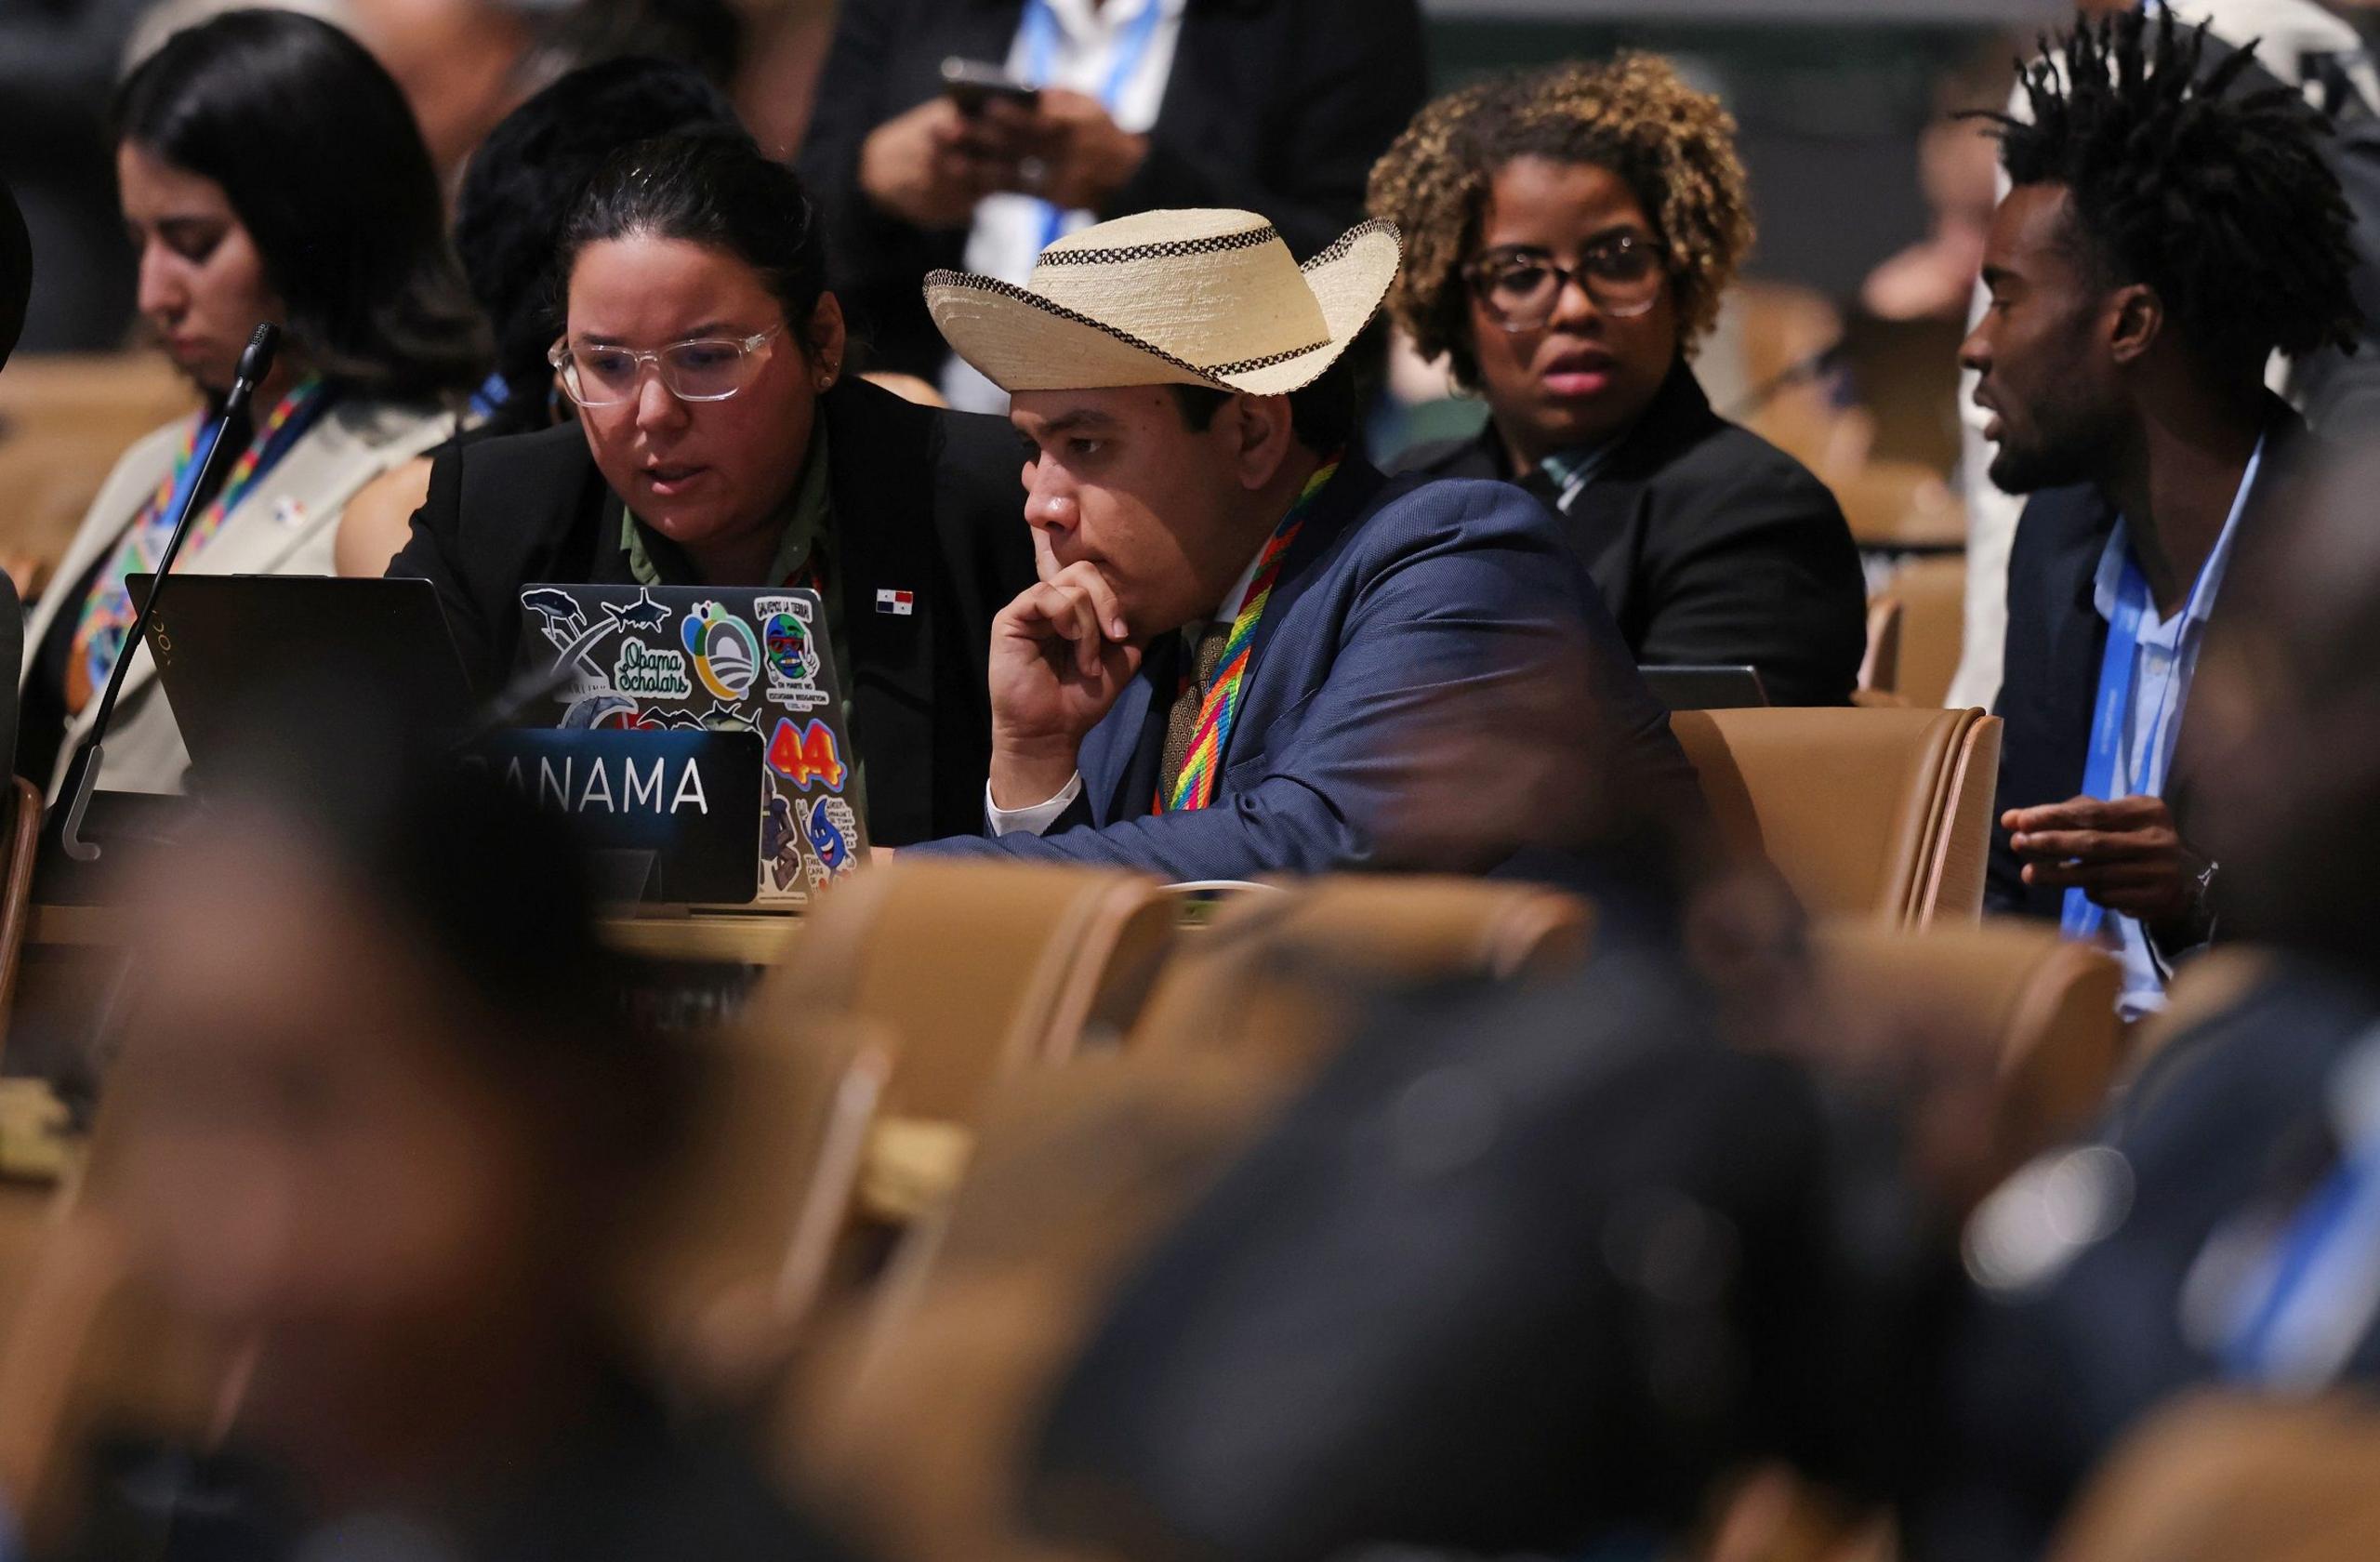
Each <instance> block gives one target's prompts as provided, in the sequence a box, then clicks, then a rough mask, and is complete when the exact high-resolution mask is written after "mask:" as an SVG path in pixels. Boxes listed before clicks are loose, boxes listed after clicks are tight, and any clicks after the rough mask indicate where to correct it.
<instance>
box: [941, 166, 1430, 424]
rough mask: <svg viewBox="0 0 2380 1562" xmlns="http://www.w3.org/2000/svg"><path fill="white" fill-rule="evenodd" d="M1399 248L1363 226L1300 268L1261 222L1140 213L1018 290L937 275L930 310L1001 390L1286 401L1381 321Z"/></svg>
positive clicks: (1065, 250) (1059, 257)
mask: <svg viewBox="0 0 2380 1562" xmlns="http://www.w3.org/2000/svg"><path fill="white" fill-rule="evenodd" d="M1399 253H1400V251H1399V246H1398V244H1397V236H1396V230H1395V228H1393V227H1391V226H1389V225H1388V224H1387V223H1385V222H1365V223H1359V224H1357V225H1356V226H1355V227H1353V228H1350V229H1349V230H1347V232H1344V233H1342V234H1341V235H1340V237H1339V239H1338V240H1337V242H1335V243H1334V244H1332V245H1330V246H1329V248H1328V249H1325V250H1324V251H1323V252H1322V253H1321V254H1319V255H1316V257H1315V258H1313V259H1311V260H1308V261H1307V262H1306V263H1305V264H1304V265H1303V266H1300V265H1299V264H1298V263H1297V262H1296V261H1295V260H1293V259H1291V258H1290V257H1289V245H1285V244H1283V243H1282V242H1281V235H1280V234H1278V233H1276V232H1274V231H1273V225H1272V224H1271V223H1270V222H1267V221H1265V220H1264V218H1261V217H1259V216H1257V215H1256V214H1255V213H1254V212H1244V211H1211V210H1208V211H1153V212H1142V213H1140V214H1139V215H1138V216H1135V217H1120V218H1117V219H1116V220H1115V221H1113V222H1103V223H1100V224H1098V225H1097V226H1096V227H1091V228H1085V229H1083V230H1082V231H1081V232H1076V233H1069V234H1068V235H1066V236H1065V237H1064V238H1063V239H1060V240H1059V241H1058V242H1057V243H1055V244H1053V245H1051V246H1050V247H1049V248H1047V249H1045V250H1043V251H1042V252H1041V258H1040V259H1039V260H1038V261H1037V262H1035V264H1034V267H1033V275H1032V276H1031V277H1030V278H1028V279H1027V280H1026V283H1025V285H1024V286H1023V287H1019V286H1017V285H1014V284H1013V283H1006V282H1002V281H1000V280H999V279H998V277H988V276H978V275H975V274H974V273H972V272H969V271H935V272H934V273H932V275H931V276H928V277H927V278H926V308H927V309H929V310H931V311H932V312H933V321H934V324H936V325H938V326H940V327H941V328H942V334H943V336H944V337H945V338H947V339H948V341H949V342H950V345H951V347H952V348H953V349H954V350H955V351H957V352H958V354H959V356H960V357H961V358H964V359H966V360H967V362H969V363H970V364H974V365H975V367H976V368H977V369H979V370H981V371H982V372H983V374H984V376H985V378H987V379H989V380H990V381H991V382H992V383H993V384H995V385H997V386H998V387H999V388H1000V389H1001V390H1003V391H1091V390H1100V389H1104V388H1107V387H1111V386H1119V385H1206V386H1211V387H1213V388H1215V389H1217V390H1221V391H1247V392H1248V393H1249V394H1250V395H1256V396H1280V395H1286V394H1288V393H1289V391H1295V390H1298V389H1299V388H1300V387H1302V386H1306V385H1310V384H1312V383H1313V382H1314V381H1315V380H1316V379H1317V378H1319V377H1321V375H1322V371H1323V370H1325V369H1327V368H1329V366H1330V365H1331V364H1335V363H1337V362H1338V361H1339V355H1340V354H1341V353H1342V352H1344V351H1347V344H1348V343H1349V342H1351V341H1353V340H1354V339H1355V333H1357V332H1358V331H1361V330H1362V329H1363V328H1364V326H1365V325H1366V324H1368V323H1369V321H1370V320H1371V317H1372V316H1373V315H1374V314H1375V313H1376V312H1378V311H1379V309H1380V301H1381V299H1382V298H1383V297H1384V296H1385V295H1386V294H1387V292H1388V285H1389V284H1390V283H1391V282H1393V281H1395V278H1396V262H1397V258H1398V255H1399Z"/></svg>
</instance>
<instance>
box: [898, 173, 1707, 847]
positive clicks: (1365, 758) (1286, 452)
mask: <svg viewBox="0 0 2380 1562" xmlns="http://www.w3.org/2000/svg"><path fill="white" fill-rule="evenodd" d="M1397 256H1398V245H1397V235H1396V232H1395V229H1393V228H1391V227H1389V226H1387V225H1386V224H1384V223H1379V222H1368V223H1365V224H1363V225H1361V226H1359V227H1356V228H1355V229H1352V230H1350V231H1349V232H1347V233H1346V234H1344V235H1343V236H1342V237H1341V238H1340V239H1339V240H1338V242H1336V243H1335V244H1332V245H1329V247H1328V248H1326V249H1325V250H1323V251H1322V252H1321V253H1320V254H1318V255H1316V257H1315V258H1313V259H1312V260H1310V261H1308V262H1307V263H1306V264H1305V265H1304V266H1303V267H1300V266H1299V265H1298V264H1297V263H1296V262H1295V261H1293V260H1292V259H1291V258H1290V256H1289V249H1288V247H1287V246H1286V245H1284V244H1283V243H1282V241H1281V239H1280V237H1279V236H1278V235H1277V234H1276V232H1274V231H1273V229H1272V227H1271V226H1270V224H1268V223H1267V222H1266V221H1265V220H1264V218H1261V217H1258V216H1256V215H1254V214H1253V213H1250V212H1239V211H1158V212H1145V213H1142V214H1140V215H1138V216H1134V217H1128V218H1121V219H1118V220H1117V221H1114V222H1106V223H1102V224H1100V225H1098V226H1096V227H1092V228H1088V229H1084V230H1082V231H1081V232H1077V233H1074V234H1071V235H1069V236H1067V237H1066V238H1064V239H1061V240H1060V241H1058V242H1057V243H1056V244H1053V245H1051V246H1050V247H1049V248H1047V249H1046V250H1044V251H1043V252H1042V255H1041V258H1040V261H1039V263H1038V265H1037V266H1036V267H1035V269H1034V272H1033V275H1032V277H1031V278H1030V280H1029V282H1028V284H1027V285H1026V286H1024V287H1017V286H1014V285H1011V284H1008V283H1004V282H1000V281H998V280H996V279H994V278H990V277H985V276H976V275H971V274H966V273H961V272H955V271H936V272H934V273H933V274H932V275H931V276H929V277H928V278H927V279H926V285H925V290H926V302H927V306H928V308H929V309H930V310H931V311H932V314H933V318H934V322H935V324H937V325H938V326H939V327H940V328H941V330H942V333H943V335H944V336H945V337H946V338H948V339H949V341H950V344H951V346H952V348H953V349H955V350H956V351H958V352H959V355H960V356H961V357H963V358H965V359H966V360H967V361H968V362H969V363H971V364H973V365H974V366H975V367H976V368H977V369H979V370H981V371H982V372H983V373H984V374H985V375H986V376H988V377H990V378H991V379H992V381H993V382H994V383H995V384H997V385H998V386H999V387H1000V388H1001V389H1003V390H1005V391H1009V392H1010V393H1011V397H1012V406H1011V412H1010V421H1011V422H1012V423H1013V424H1014V425H1015V427H1016V429H1017V430H1018V432H1019V433H1020V434H1021V435H1022V436H1023V437H1024V441H1025V453H1024V454H1025V469H1024V483H1025V517H1024V518H1025V522H1026V523H1029V524H1030V525H1031V527H1032V529H1033V541H1034V549H1035V552H1036V556H1037V558H1038V562H1039V567H1040V576H1041V578H1040V580H1039V581H1038V584H1036V585H1034V586H1033V587H1031V588H1030V589H1027V590H1026V591H1025V592H1024V594H1022V595H1021V596H1019V597H1018V598H1017V599H1016V600H1015V601H1014V602H1011V603H1010V604H1009V606H1008V607H1007V608H1006V609H1005V610H1003V611H1002V612H1001V613H1000V614H999V615H998V617H997V618H996V619H995V620H994V623H993V626H992V648H991V675H990V682H991V703H992V730H993V752H992V765H991V775H990V778H989V786H988V788H987V791H986V796H985V814H986V824H987V829H986V832H985V837H984V838H983V839H981V840H972V841H942V842H936V843H934V846H933V848H932V849H934V850H939V851H944V852H962V851H963V852H974V853H985V854H1004V855H1012V856H1023V857H1038V858H1044V859H1060V860H1074V861H1082V862H1100V863H1113V864H1120V865H1123V866H1127V867H1137V868H1142V869H1145V870H1149V871H1154V872H1157V873H1160V874H1163V875H1165V876H1166V877H1168V878H1170V879H1175V880H1203V879H1245V878H1250V877H1252V876H1254V875H1256V874H1260V873H1271V872H1311V871H1322V870H1326V869H1331V868H1340V867H1357V866H1368V865H1390V864H1393V865H1395V866H1399V867H1430V868H1436V869H1446V870H1483V869H1486V868H1489V867H1496V866H1498V865H1499V864H1500V863H1501V862H1503V861H1504V860H1505V859H1507V858H1509V857H1510V856H1511V855H1512V854H1514V852H1515V851H1516V850H1518V849H1520V848H1522V847H1524V846H1529V845H1545V844H1553V845H1567V844H1571V843H1573V842H1571V841H1560V840H1555V841H1546V840H1545V839H1544V838H1543V834H1544V832H1543V830H1542V829H1541V828H1540V827H1541V826H1542V825H1543V824H1544V822H1545V819H1546V816H1547V815H1546V810H1547V808H1548V807H1550V806H1552V805H1553V804H1554V802H1559V803H1560V804H1561V805H1562V807H1564V808H1567V809H1569V810H1570V811H1571V812H1573V813H1576V812H1578V810H1577V807H1576V804H1575V800H1576V799H1578V798H1579V797H1580V796H1581V795H1584V794H1589V793H1593V792H1595V791H1596V790H1597V788H1596V787H1595V785H1594V783H1595V782H1598V781H1600V782H1604V783H1606V784H1607V785H1608V784H1610V783H1613V782H1615V781H1617V780H1618V779H1619V778H1620V774H1622V773H1623V772H1625V773H1627V785H1628V786H1629V787H1630V788H1631V790H1632V792H1634V793H1641V792H1642V790H1643V789H1644V788H1646V787H1648V786H1649V787H1652V788H1657V789H1666V790H1668V791H1669V792H1670V793H1671V794H1672V795H1676V793H1677V792H1678V790H1679V789H1680V788H1683V789H1685V790H1690V789H1691V786H1692V780H1691V772H1690V771H1688V770H1687V769H1686V763H1685V760H1684V757H1683V755H1682V754H1680V752H1679V751H1678V749H1677V747H1676V744H1675V742H1674V740H1673V738H1672V737H1671V736H1670V734H1669V728H1668V720H1667V713H1666V712H1665V711H1663V710H1662V709H1661V708H1660V707H1659V704H1658V703H1657V702H1656V701H1655V700H1654V699H1653V698H1652V696H1651V695H1649V694H1648V693H1647V692H1646V689H1645V686H1644V684H1643V682H1642V681H1641V680H1640V679H1638V677H1637V676H1636V673H1635V669H1634V668H1633V665H1632V664H1631V662H1630V661H1629V658H1628V655H1627V652H1626V649H1625V647H1624V646H1623V645H1622V643H1621V642H1620V637H1619V634H1618V631H1617V630H1616V629H1614V628H1613V627H1612V624H1611V622H1610V619H1609V618H1608V616H1607V615H1606V614H1605V612H1604V610H1603V608H1602V606H1601V602H1600V599H1599V598H1597V597H1596V595H1595V594H1594V592H1593V590H1592V589H1590V588H1589V587H1588V586H1587V584H1586V582H1585V579H1584V577H1583V576H1581V575H1580V572H1579V569H1578V567H1577V565H1576V564H1575V563H1573V562H1572V559H1571V554H1570V550H1569V549H1567V546H1566V545H1565V544H1564V542H1563V540H1562V538H1561V537H1560V536H1559V535H1558V534H1557V533H1556V532H1555V531H1554V529H1553V526H1552V523H1550V522H1549V521H1547V519H1546V518H1545V516H1544V514H1543V513H1542V511H1541V510H1540V509H1539V508H1538V507H1537V506H1536V505H1535V504H1534V503H1532V502H1530V501H1529V500H1528V499H1527V496H1525V495H1522V494H1521V493H1520V492H1519V491H1518V490H1516V489H1514V488H1511V487H1508V486H1506V485H1504V484H1502V483H1479V482H1447V481H1440V482H1435V483H1429V482H1421V481H1418V480H1415V479H1409V478H1401V479H1396V480H1390V479H1388V478H1384V477H1382V475H1381V474H1380V473H1379V472H1378V471H1377V470H1374V469H1373V468H1372V467H1371V466H1370V465H1369V463H1367V462H1366V461H1365V460H1364V459H1363V457H1361V455H1360V454H1358V453H1357V452H1356V450H1355V447H1354V440H1355V425H1356V415H1357V407H1356V398H1355V391H1354V386H1353V380H1352V377H1351V374H1350V372H1349V369H1348V366H1347V365H1346V364H1343V363H1342V354H1344V353H1345V352H1346V351H1347V349H1348V347H1349V345H1350V344H1351V343H1352V342H1353V341H1354V340H1355V337H1356V335H1357V333H1358V332H1360V331H1361V330H1362V329H1363V328H1364V327H1365V325H1366V324H1368V323H1369V321H1370V320H1371V318H1372V316H1373V314H1374V312H1375V311H1377V310H1378V309H1379V307H1380V301H1381V298H1382V295H1383V294H1384V293H1385V292H1386V291H1387V288H1388V285H1389V282H1390V280H1391V279H1392V278H1393V277H1394V276H1395V272H1396V265H1397ZM1580 756H1583V757H1584V758H1585V759H1586V761H1588V762H1589V763H1591V764H1593V765H1594V766H1596V767H1599V769H1600V771H1601V772H1602V774H1595V775H1587V776H1582V775H1580V774H1578V764H1577V761H1578V759H1579V757H1580ZM1524 775H1527V776H1533V777H1537V778H1539V779H1540V780H1541V781H1543V780H1550V781H1551V782H1552V783H1553V785H1552V788H1551V793H1552V794H1558V796H1553V795H1548V792H1547V788H1544V787H1539V788H1536V790H1535V791H1533V792H1532V793H1531V795H1530V796H1529V797H1527V799H1524V798H1523V797H1522V796H1521V795H1520V794H1519V793H1517V792H1515V791H1514V790H1513V784H1514V778H1515V777H1518V776H1524ZM1559 811H1560V810H1559V809H1557V810H1556V812H1559ZM1523 814H1528V815H1531V816H1530V817H1522V816H1521V815H1523ZM1557 833H1560V832H1557Z"/></svg>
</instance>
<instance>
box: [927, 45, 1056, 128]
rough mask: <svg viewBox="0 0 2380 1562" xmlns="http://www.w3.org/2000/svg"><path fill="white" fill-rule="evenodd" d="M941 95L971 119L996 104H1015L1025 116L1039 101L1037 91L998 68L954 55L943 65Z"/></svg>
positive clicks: (1038, 91) (1038, 89) (1039, 94)
mask: <svg viewBox="0 0 2380 1562" xmlns="http://www.w3.org/2000/svg"><path fill="white" fill-rule="evenodd" d="M942 93H943V96H944V97H945V98H947V99H950V100H951V101H952V102H954V103H956V104H958V105H959V113H963V114H965V115H967V116H968V117H969V118H970V119H972V118H974V117H975V116H976V115H977V114H980V113H983V112H984V109H985V106H986V105H987V104H990V103H992V102H995V101H999V102H1009V103H1014V104H1015V105H1016V106H1017V107H1019V108H1021V109H1025V110H1027V111H1028V112H1029V111H1030V110H1032V109H1033V108H1035V107H1036V106H1038V104H1039V103H1040V101H1041V91H1040V88H1038V87H1032V86H1025V84H1024V83H1023V82H1021V81H1018V80H1017V79H1016V78H1015V77H1014V76H1012V75H1010V74H1009V73H1008V72H1007V71H1006V70H1004V69H1003V68H1001V67H1000V66H998V65H991V64H986V63H985V62H984V61H983V60H961V59H960V58H959V57H958V56H957V55H953V56H951V57H950V58H949V59H947V60H944V61H943V62H942Z"/></svg>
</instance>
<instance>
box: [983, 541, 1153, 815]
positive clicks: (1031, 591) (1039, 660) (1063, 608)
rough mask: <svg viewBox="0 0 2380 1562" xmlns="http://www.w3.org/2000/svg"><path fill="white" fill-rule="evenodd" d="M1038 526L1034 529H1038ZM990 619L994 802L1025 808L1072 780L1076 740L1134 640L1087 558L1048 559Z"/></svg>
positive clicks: (1135, 651)
mask: <svg viewBox="0 0 2380 1562" xmlns="http://www.w3.org/2000/svg"><path fill="white" fill-rule="evenodd" d="M1036 536H1037V539H1038V536H1039V534H1038V533H1037V534H1036ZM1037 551H1038V552H1039V555H1040V560H1041V565H1042V569H1041V579H1040V580H1039V581H1038V582H1037V583H1036V584H1034V585H1032V586H1030V587H1027V588H1026V589H1025V591H1024V592H1022V593H1021V594H1020V595H1019V596H1018V597H1017V599H1016V600H1015V601H1014V602H1010V603H1009V604H1008V606H1006V607H1005V608H1002V609H1001V610H1000V613H999V616H998V617H996V618H994V619H993V620H992V646H991V695H992V774H991V787H992V803H993V806H995V807H998V808H1033V807H1037V806H1038V805H1039V804H1041V803H1044V802H1047V801H1049V800H1050V799H1051V798H1053V797H1055V796H1057V795H1058V793H1060V792H1061V791H1064V789H1065V786H1066V783H1067V782H1069V781H1071V780H1073V779H1074V776H1075V771H1076V768H1077V758H1076V757H1077V755H1078V753H1079V752H1080V751H1081V748H1082V740H1083V738H1084V736H1085V735H1087V734H1089V733H1090V731H1091V728H1093V727H1095V726H1097V725H1098V724H1099V722H1100V721H1101V719H1102V718H1104V716H1105V715H1106V714H1107V712H1108V711H1109V710H1110V709H1112V708H1114V707H1115V704H1116V699H1117V695H1121V694H1122V693H1123V692H1124V685H1125V684H1127V683H1129V682H1131V680H1132V675H1133V674H1135V673H1137V672H1138V671H1140V668H1141V648H1140V647H1139V646H1138V645H1136V644H1134V643H1132V642H1131V629H1129V627H1128V626H1127V625H1126V623H1125V621H1124V612H1123V608H1122V606H1121V605H1120V604H1119V603H1118V602H1117V599H1116V593H1115V591H1114V590H1113V589H1111V588H1110V587H1109V586H1108V584H1107V582H1106V580H1105V579H1104V577H1103V576H1101V575H1100V574H1099V572H1098V571H1097V570H1096V569H1094V568H1093V567H1091V565H1090V564H1087V563H1075V564H1068V565H1066V566H1065V567H1064V568H1063V569H1060V568H1058V567H1056V564H1055V562H1054V561H1053V560H1051V557H1050V554H1049V551H1048V549H1047V548H1046V546H1045V547H1043V548H1040V549H1037Z"/></svg>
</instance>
